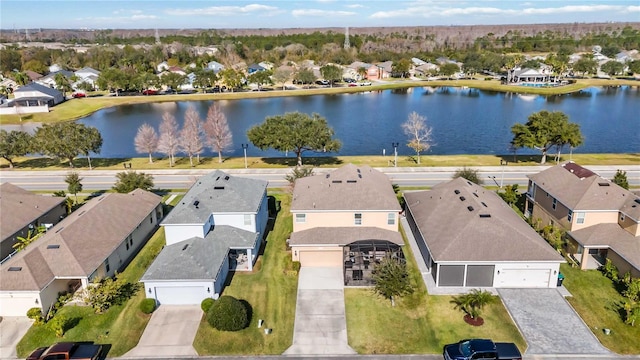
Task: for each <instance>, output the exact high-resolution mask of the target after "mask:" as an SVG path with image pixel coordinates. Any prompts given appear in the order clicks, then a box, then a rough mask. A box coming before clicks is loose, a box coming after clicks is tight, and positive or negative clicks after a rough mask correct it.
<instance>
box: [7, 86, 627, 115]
mask: <svg viewBox="0 0 640 360" xmlns="http://www.w3.org/2000/svg"><path fill="white" fill-rule="evenodd" d="M425 86H432V87H441V86H449V87H468V88H472V89H478V90H484V91H495V92H501V93H515V94H530V95H543V96H545V95H564V94H570V93H574V92H577V91H580V90H582V89H585V88H588V87H603V86H631V87H640V81H636V80H617V79H616V80H608V79H578V80H576V83H574V84H569V85H564V86H558V87H552V88H536V87H526V86H518V85H502V84H500V82H499V81H498V80H490V81H486V80H436V81H428V80H406V81H404V80H397V81H395V80H385V81H378V82H375V83H374V84H372V85H371V86H357V87H348V86H340V87H330V88H312V89H304V88H303V89H295V90H281V89H278V88H279V87H274V90H271V91H248V92H235V93H234V92H226V93H200V92H198V93H194V94H176V95H151V96H144V95H139V96H90V97H87V98H78V99H73V98H72V99H69V100H67V101H65V102H63V103H61V104H59V105H57V106H55V107H53V108H52V109H51V111H50V112H48V113H35V114H28V115H23V116H22V120H21V119H20V116H18V115H2V116H0V126H4V125H27V124H38V123H40V124H47V123H54V122H63V121H75V120H78V119H81V118H84V117H86V116H89V115H91V114H93V113H95V112H97V111H99V110H103V109H108V108H111V107H115V106H120V105H132V104H145V103H161V102H175V101H211V100H242V99H261V98H271V97H289V96H313V95H332V94H348V93H357V92H364V91H381V90H390V89H402V88H414V87H425Z"/></svg>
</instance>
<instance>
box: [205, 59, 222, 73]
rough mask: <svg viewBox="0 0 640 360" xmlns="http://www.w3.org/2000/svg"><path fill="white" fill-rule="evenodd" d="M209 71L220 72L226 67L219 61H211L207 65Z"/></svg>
mask: <svg viewBox="0 0 640 360" xmlns="http://www.w3.org/2000/svg"><path fill="white" fill-rule="evenodd" d="M207 69H209V70H213V72H214V73H216V74H217V73H218V72H220V70H224V65H222V64H220V63H219V62H217V61H209V62H208V63H207Z"/></svg>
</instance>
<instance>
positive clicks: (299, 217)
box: [296, 214, 307, 223]
mask: <svg viewBox="0 0 640 360" xmlns="http://www.w3.org/2000/svg"><path fill="white" fill-rule="evenodd" d="M296 222H297V223H305V222H307V214H296Z"/></svg>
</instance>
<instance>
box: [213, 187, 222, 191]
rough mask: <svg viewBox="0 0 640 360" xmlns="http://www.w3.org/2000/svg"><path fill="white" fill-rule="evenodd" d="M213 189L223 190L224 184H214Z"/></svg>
mask: <svg viewBox="0 0 640 360" xmlns="http://www.w3.org/2000/svg"><path fill="white" fill-rule="evenodd" d="M213 190H224V186H214V187H213Z"/></svg>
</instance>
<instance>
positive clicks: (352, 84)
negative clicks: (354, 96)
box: [349, 83, 358, 86]
mask: <svg viewBox="0 0 640 360" xmlns="http://www.w3.org/2000/svg"><path fill="white" fill-rule="evenodd" d="M349 86H358V84H356V83H349Z"/></svg>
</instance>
